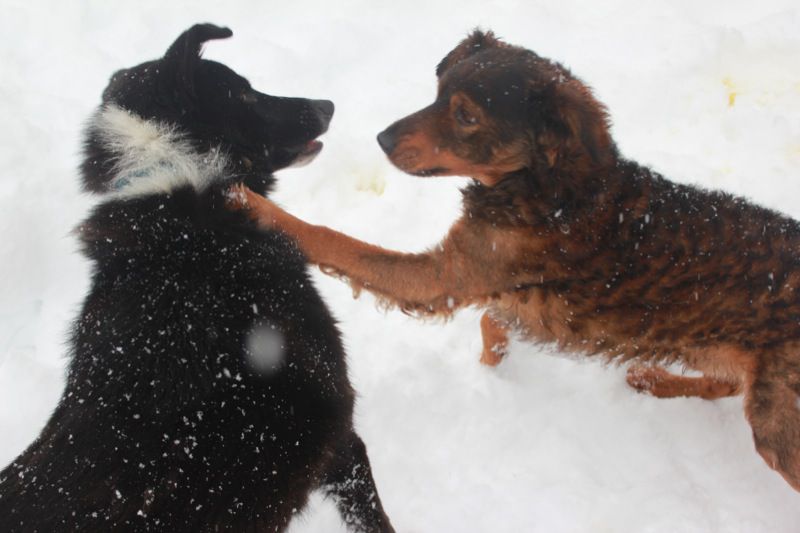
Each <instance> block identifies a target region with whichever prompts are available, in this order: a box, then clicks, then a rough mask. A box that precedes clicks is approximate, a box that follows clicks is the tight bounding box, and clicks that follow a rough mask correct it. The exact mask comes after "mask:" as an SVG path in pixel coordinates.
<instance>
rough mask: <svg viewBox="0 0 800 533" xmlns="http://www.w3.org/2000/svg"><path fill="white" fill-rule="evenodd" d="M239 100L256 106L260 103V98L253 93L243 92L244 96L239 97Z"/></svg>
mask: <svg viewBox="0 0 800 533" xmlns="http://www.w3.org/2000/svg"><path fill="white" fill-rule="evenodd" d="M239 100H241V101H242V102H244V103H245V104H255V103H256V102H257V101H258V97H257V96H256V93H254V92H252V91H243V92H242V94H240V95H239Z"/></svg>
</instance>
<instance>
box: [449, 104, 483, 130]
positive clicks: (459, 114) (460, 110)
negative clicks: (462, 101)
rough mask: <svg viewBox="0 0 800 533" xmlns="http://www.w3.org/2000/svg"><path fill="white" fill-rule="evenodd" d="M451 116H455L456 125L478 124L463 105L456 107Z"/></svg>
mask: <svg viewBox="0 0 800 533" xmlns="http://www.w3.org/2000/svg"><path fill="white" fill-rule="evenodd" d="M453 114H454V115H455V117H456V120H457V121H458V123H459V124H461V125H462V126H474V125H475V124H477V123H478V119H477V118H476V117H475V116H474V115H472V114H470V112H469V111H467V110H466V109H465V108H464V106H463V105H460V106H458V107H456V110H455V111H454V113H453Z"/></svg>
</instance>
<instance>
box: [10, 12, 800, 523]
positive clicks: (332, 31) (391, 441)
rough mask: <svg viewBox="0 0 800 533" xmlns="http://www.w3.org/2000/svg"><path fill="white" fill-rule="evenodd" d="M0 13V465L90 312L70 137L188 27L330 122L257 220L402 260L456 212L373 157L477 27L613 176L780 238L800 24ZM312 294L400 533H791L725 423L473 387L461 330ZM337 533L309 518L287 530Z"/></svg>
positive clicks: (596, 386)
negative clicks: (546, 84)
mask: <svg viewBox="0 0 800 533" xmlns="http://www.w3.org/2000/svg"><path fill="white" fill-rule="evenodd" d="M0 12H2V17H0V57H1V58H2V59H0V65H2V77H1V78H0V119H1V120H2V125H3V127H2V130H0V169H2V170H0V261H1V262H0V463H2V464H6V463H7V462H9V461H10V460H11V459H13V458H14V457H15V456H16V455H17V454H18V453H19V452H20V451H21V450H22V449H23V448H24V447H25V446H26V445H27V444H28V443H29V442H30V441H31V440H32V439H33V438H34V437H35V436H36V435H37V433H38V432H39V430H40V428H41V427H42V425H43V424H44V422H45V420H46V418H47V416H48V415H49V413H50V411H51V409H52V408H53V407H54V405H55V403H56V401H57V399H58V397H59V394H60V392H61V387H62V380H63V372H64V365H65V360H64V356H63V354H64V341H65V332H66V330H67V326H68V324H69V321H70V320H71V318H72V317H73V315H74V314H75V312H76V309H77V306H78V304H79V302H80V301H81V298H82V297H83V295H84V293H85V291H86V288H87V278H88V268H87V264H86V262H85V261H84V260H83V259H82V258H81V257H80V256H79V255H77V254H76V253H75V249H76V244H75V240H74V239H73V238H72V237H71V236H70V235H69V231H70V229H71V228H72V227H74V226H75V224H76V223H77V222H78V221H79V220H80V219H81V217H83V216H84V214H85V213H86V211H87V209H88V207H89V206H90V205H91V198H88V197H86V196H83V195H81V194H80V193H79V191H78V187H77V177H76V176H77V175H76V171H75V168H76V166H77V163H78V148H79V132H80V128H81V124H82V122H83V120H84V119H85V118H86V117H87V116H88V114H89V113H90V112H91V111H92V109H93V107H94V106H95V105H96V104H97V102H98V101H99V95H100V92H101V90H102V88H103V87H104V85H105V83H106V81H107V78H108V76H109V75H110V74H111V73H112V72H113V71H114V70H115V69H117V68H119V67H122V66H130V65H132V64H134V63H138V62H140V61H143V60H145V59H150V58H152V57H155V56H157V55H159V54H161V53H162V52H163V51H164V50H165V49H166V46H167V45H168V44H169V43H170V42H171V41H172V39H173V38H174V37H175V36H177V34H178V33H179V32H180V31H182V30H183V29H184V28H186V27H187V26H189V25H190V24H191V23H193V22H196V21H212V22H216V23H220V24H226V25H229V26H230V27H231V28H232V29H233V30H234V32H235V36H234V38H233V39H231V40H229V41H226V42H217V43H213V44H212V45H210V46H209V48H208V51H207V55H208V57H211V58H214V59H218V60H221V61H223V62H226V63H228V64H229V65H231V66H232V67H233V68H234V69H236V70H238V71H239V72H241V73H243V74H245V75H246V76H248V77H249V78H250V80H251V81H252V82H253V85H254V86H255V87H256V88H259V89H261V90H264V91H266V92H270V93H273V94H285V95H298V96H310V97H324V98H330V99H332V100H333V101H334V102H336V105H337V114H336V117H335V118H334V121H333V125H332V128H331V130H330V132H329V133H328V135H327V136H326V145H327V146H326V149H325V151H324V152H323V153H322V155H321V156H320V157H319V159H318V160H317V161H316V162H315V163H314V164H313V165H311V166H310V167H307V168H305V169H302V170H290V171H286V172H284V173H282V174H281V176H280V178H281V182H280V187H279V191H278V194H277V195H276V196H275V197H276V198H277V200H278V201H279V202H280V203H282V204H283V205H284V206H286V207H287V208H288V209H289V210H290V211H292V212H294V213H296V214H298V215H301V216H303V217H305V218H307V219H308V220H310V221H313V222H315V223H320V224H326V225H329V226H331V227H334V228H337V229H339V230H342V231H344V232H346V233H349V234H352V235H355V236H357V237H360V238H363V239H366V240H368V241H371V242H375V243H380V244H382V245H384V246H387V247H393V248H397V249H401V250H407V251H415V250H422V249H424V248H425V247H427V246H430V245H432V244H433V243H435V242H437V240H438V239H439V238H440V237H441V236H443V234H444V232H445V231H446V229H447V227H448V225H449V224H450V223H451V222H452V221H453V220H454V218H455V217H456V216H457V214H458V202H459V193H458V188H459V187H460V186H462V185H463V184H464V182H463V181H462V180H460V179H455V178H450V179H440V180H433V179H431V180H422V179H417V178H412V177H409V176H406V175H403V174H401V173H400V172H399V171H397V170H395V169H393V168H392V167H391V166H390V165H389V164H388V162H387V161H386V160H385V158H384V157H383V155H382V153H381V152H380V150H379V148H378V146H377V143H376V142H375V140H374V136H375V134H376V133H377V132H378V131H380V130H381V129H383V127H385V126H386V125H388V124H389V123H390V122H392V121H393V120H395V119H397V118H399V117H401V116H404V115H405V114H407V113H408V112H411V111H413V110H416V109H418V108H419V107H422V106H423V105H427V104H428V103H430V102H431V101H432V99H433V95H434V90H435V89H434V87H435V85H434V83H435V80H434V67H435V65H436V63H437V62H438V61H439V59H441V57H442V56H443V55H444V54H445V53H446V52H447V51H448V50H449V49H450V48H451V47H452V46H453V45H455V44H456V42H457V41H458V40H459V39H460V38H461V37H462V36H463V35H464V34H465V33H466V32H467V31H468V30H469V29H470V28H472V27H474V26H476V25H481V26H483V27H485V28H492V29H494V30H495V31H496V32H497V33H498V34H499V35H500V36H502V37H505V38H507V39H508V40H509V41H510V42H512V43H516V44H522V45H525V46H527V47H530V48H532V49H534V50H536V51H537V52H539V53H541V54H542V55H545V56H549V57H552V58H556V59H558V60H560V61H562V62H563V63H565V64H566V65H568V66H570V67H572V69H573V70H574V71H575V72H576V73H577V74H578V75H579V76H581V77H582V78H583V79H584V80H586V81H588V82H589V83H590V84H591V85H592V86H593V87H594V88H595V89H596V91H597V94H598V96H599V97H600V99H601V100H603V101H605V102H606V103H607V104H608V106H609V109H610V111H611V115H612V117H613V120H614V134H615V136H616V138H617V141H618V143H619V145H620V147H621V149H622V150H623V152H624V153H625V154H626V155H628V156H629V157H632V158H635V159H638V160H639V161H642V162H645V163H648V164H650V165H652V166H654V167H655V168H656V169H658V170H660V171H662V172H663V173H665V174H666V175H667V176H669V177H671V178H672V179H675V180H678V181H683V182H689V183H696V184H700V185H703V186H706V187H714V188H724V189H727V190H729V191H733V192H736V193H740V194H744V195H746V196H748V197H750V198H752V199H754V200H755V201H757V202H759V203H761V204H764V205H768V206H770V207H773V208H777V209H779V210H781V211H784V212H786V213H788V214H790V215H793V216H795V217H800V170H799V168H800V68H799V67H800V32H799V31H798V28H800V7H798V5H797V3H796V0H786V1H781V0H759V1H755V0H748V1H739V2H733V1H718V2H711V1H706V2H698V1H696V0H691V1H690V0H668V1H659V2H642V1H638V0H612V1H604V2H596V1H592V2H574V1H564V0H560V1H558V2H536V1H526V0H509V1H505V2H502V1H498V0H495V1H488V0H477V1H475V0H461V1H459V2H451V3H449V4H445V3H435V2H432V1H430V0H427V1H424V0H406V1H402V2H387V3H386V5H382V4H381V3H380V2H377V1H374V0H373V1H370V0H360V1H356V0H344V1H336V2H324V1H321V0H320V1H319V2H318V3H310V2H302V1H297V0H294V1H291V2H277V1H270V2H266V1H255V0H254V1H252V2H232V1H231V2H224V3H223V2H215V1H210V0H208V1H197V2H191V1H181V2H170V3H167V2H160V1H159V2H152V1H148V2H141V1H138V2H133V1H131V2H127V3H125V4H123V3H121V2H113V3H112V2H101V1H99V0H98V1H91V2H90V1H85V2H42V1H31V0H0ZM317 280H318V286H319V288H320V290H321V291H322V293H323V294H324V296H325V298H326V299H327V301H328V302H329V304H330V306H331V308H332V309H333V311H334V313H335V314H336V315H337V316H338V317H339V319H340V320H341V326H342V330H343V331H344V336H345V340H346V343H347V346H348V349H349V354H350V361H351V368H352V371H351V374H352V379H353V382H354V384H355V386H356V388H357V389H358V391H359V393H360V401H359V404H358V408H357V424H358V429H359V431H360V432H361V434H362V436H363V437H364V440H365V441H366V442H367V444H368V447H369V450H370V456H371V459H372V463H373V466H374V471H375V475H376V478H377V481H378V486H379V488H380V490H381V495H382V497H383V500H384V503H385V505H386V508H387V511H388V512H389V514H390V516H391V517H392V519H393V521H394V523H395V525H396V527H397V529H398V531H411V532H440V531H448V532H459V533H461V532H465V533H466V532H488V531H491V532H541V533H561V532H593V533H594V532H615V533H625V532H630V533H633V532H636V533H639V532H651V533H655V532H664V533H674V532H698V533H700V532H702V533H708V532H718V533H723V532H724V533H732V532H742V533H760V532H770V533H794V532H797V531H800V494H798V493H796V492H794V491H793V490H791V489H790V488H789V487H788V485H786V483H784V481H783V480H782V479H781V478H780V477H779V476H778V475H777V474H775V473H773V472H772V471H770V470H769V469H768V468H767V466H766V465H765V464H764V462H763V461H762V460H761V459H760V458H759V457H758V456H757V455H756V453H755V451H754V449H753V445H752V442H751V438H750V429H749V426H748V425H747V423H746V422H745V420H744V416H743V413H742V408H741V400H740V399H728V400H723V401H717V402H713V403H712V402H703V401H701V400H695V399H679V400H668V401H666V400H656V399H653V398H650V397H646V396H642V395H637V394H635V393H634V392H633V391H632V390H630V389H628V388H627V387H626V385H625V383H624V369H621V368H605V367H604V366H602V365H601V364H599V363H598V362H596V361H586V360H575V359H570V358H566V357H564V356H563V355H561V354H556V353H553V352H552V350H549V349H547V348H546V347H538V346H532V345H530V344H523V343H519V344H515V345H514V346H513V350H512V353H511V355H510V357H509V358H508V360H506V361H505V362H504V363H503V364H502V365H501V366H500V367H499V368H497V369H488V368H483V367H481V366H479V364H478V352H479V346H480V338H479V332H478V317H479V315H478V313H477V312H475V311H465V312H462V313H460V314H459V315H458V316H457V317H456V318H455V319H454V320H452V321H451V322H449V323H445V324H441V323H423V322H419V321H414V320H413V319H410V318H407V317H405V316H403V315H402V314H400V313H399V312H396V311H392V312H389V313H383V312H381V311H379V310H378V309H377V308H376V307H375V303H374V300H373V299H372V298H371V297H369V296H362V297H361V298H360V299H358V300H354V299H352V297H351V293H350V290H349V289H348V288H347V287H346V286H344V285H343V284H342V283H340V282H338V281H335V280H331V279H328V278H325V277H324V276H322V275H321V274H320V275H318V276H317ZM340 529H341V525H340V523H339V521H338V518H337V516H336V514H335V512H334V510H333V508H332V506H331V505H330V504H329V503H327V502H324V501H321V500H320V499H318V498H317V499H315V501H314V505H312V507H311V508H310V509H309V510H308V511H307V512H306V513H305V514H304V515H303V516H302V517H301V518H299V519H298V520H296V521H295V523H294V525H293V528H292V531H293V532H295V533H300V532H312V531H313V532H330V531H339V530H340Z"/></svg>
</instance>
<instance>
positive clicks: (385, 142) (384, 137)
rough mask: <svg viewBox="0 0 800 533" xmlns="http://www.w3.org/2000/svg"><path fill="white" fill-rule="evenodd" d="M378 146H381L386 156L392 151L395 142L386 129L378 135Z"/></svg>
mask: <svg viewBox="0 0 800 533" xmlns="http://www.w3.org/2000/svg"><path fill="white" fill-rule="evenodd" d="M390 129H391V128H390ZM378 144H380V145H381V148H382V149H383V151H384V152H386V155H390V154H391V153H392V151H394V147H395V145H396V144H397V140H396V139H395V138H394V134H393V133H392V132H390V131H389V130H388V129H387V130H383V131H382V132H380V133H379V134H378Z"/></svg>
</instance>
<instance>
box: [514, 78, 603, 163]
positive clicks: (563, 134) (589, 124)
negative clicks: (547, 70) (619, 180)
mask: <svg viewBox="0 0 800 533" xmlns="http://www.w3.org/2000/svg"><path fill="white" fill-rule="evenodd" d="M529 106H530V111H531V114H530V116H531V120H532V122H533V124H535V125H536V130H537V134H538V138H537V143H538V144H539V146H541V147H542V149H543V151H544V154H545V157H546V159H547V163H548V166H550V167H554V166H556V165H557V164H559V163H560V162H565V161H569V162H572V163H579V162H582V163H583V164H585V163H592V164H593V165H592V166H602V165H605V164H608V163H610V162H611V160H612V159H613V155H614V144H613V141H612V140H611V134H610V132H609V125H608V115H607V113H606V108H605V106H604V105H603V104H601V103H600V102H598V101H597V99H595V97H594V95H593V94H592V91H591V90H590V89H589V88H588V87H586V86H585V85H583V84H582V83H581V82H580V81H578V80H575V79H572V80H568V81H562V82H554V83H550V84H548V85H547V86H546V87H545V88H544V89H539V90H536V89H534V90H531V95H530V99H529ZM587 158H588V160H587Z"/></svg>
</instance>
